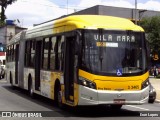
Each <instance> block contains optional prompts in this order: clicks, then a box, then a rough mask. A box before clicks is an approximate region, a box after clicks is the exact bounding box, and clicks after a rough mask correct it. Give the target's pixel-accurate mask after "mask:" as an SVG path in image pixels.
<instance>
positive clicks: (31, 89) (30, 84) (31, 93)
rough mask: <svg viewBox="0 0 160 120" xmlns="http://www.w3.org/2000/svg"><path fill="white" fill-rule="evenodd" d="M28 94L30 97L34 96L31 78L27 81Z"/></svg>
mask: <svg viewBox="0 0 160 120" xmlns="http://www.w3.org/2000/svg"><path fill="white" fill-rule="evenodd" d="M28 90H29V96H30V97H31V98H34V92H33V85H32V80H30V82H29V89H28Z"/></svg>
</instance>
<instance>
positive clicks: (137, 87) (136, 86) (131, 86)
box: [128, 85, 139, 90]
mask: <svg viewBox="0 0 160 120" xmlns="http://www.w3.org/2000/svg"><path fill="white" fill-rule="evenodd" d="M128 89H136V90H137V89H139V85H130V86H128Z"/></svg>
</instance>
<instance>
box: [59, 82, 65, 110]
mask: <svg viewBox="0 0 160 120" xmlns="http://www.w3.org/2000/svg"><path fill="white" fill-rule="evenodd" d="M57 103H58V107H60V108H63V107H64V105H63V103H62V91H61V86H60V85H59V86H58V88H57Z"/></svg>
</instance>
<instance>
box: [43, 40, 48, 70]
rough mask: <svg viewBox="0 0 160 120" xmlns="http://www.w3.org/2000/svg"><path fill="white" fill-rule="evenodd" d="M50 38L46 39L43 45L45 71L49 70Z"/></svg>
mask: <svg viewBox="0 0 160 120" xmlns="http://www.w3.org/2000/svg"><path fill="white" fill-rule="evenodd" d="M48 50H49V38H45V40H44V43H43V69H48Z"/></svg>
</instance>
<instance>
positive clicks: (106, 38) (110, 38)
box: [93, 34, 136, 43]
mask: <svg viewBox="0 0 160 120" xmlns="http://www.w3.org/2000/svg"><path fill="white" fill-rule="evenodd" d="M93 36H94V40H95V41H103V42H131V43H134V42H135V41H136V39H135V36H134V35H130V36H128V35H120V34H104V35H99V34H94V35H93Z"/></svg>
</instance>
